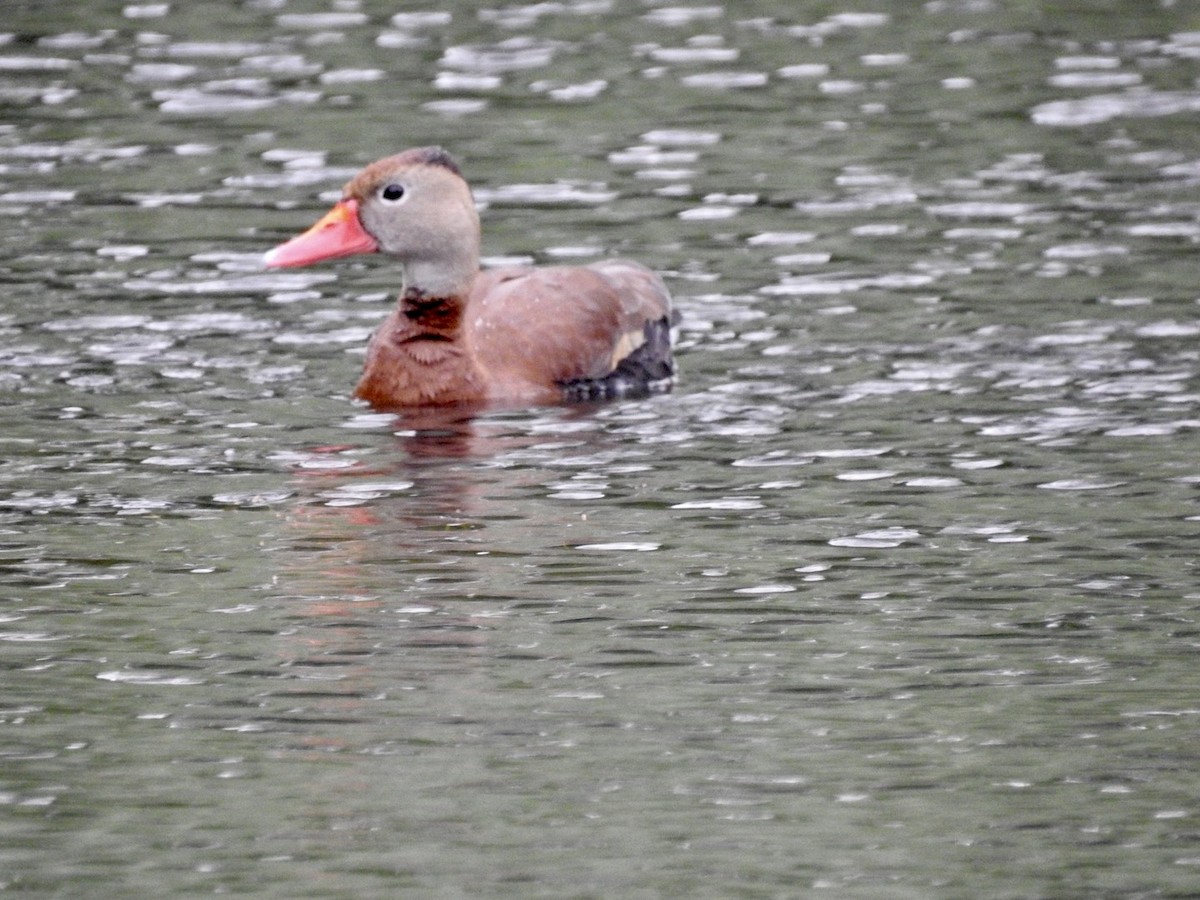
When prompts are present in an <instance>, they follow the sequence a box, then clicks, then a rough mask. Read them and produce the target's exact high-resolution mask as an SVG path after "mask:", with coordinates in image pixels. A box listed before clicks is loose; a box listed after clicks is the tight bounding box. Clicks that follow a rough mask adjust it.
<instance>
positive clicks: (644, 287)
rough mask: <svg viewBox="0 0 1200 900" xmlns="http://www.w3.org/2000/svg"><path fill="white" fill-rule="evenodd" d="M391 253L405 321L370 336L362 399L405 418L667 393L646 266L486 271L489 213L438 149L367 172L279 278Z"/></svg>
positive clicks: (664, 346) (657, 301)
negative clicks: (483, 256) (480, 209)
mask: <svg viewBox="0 0 1200 900" xmlns="http://www.w3.org/2000/svg"><path fill="white" fill-rule="evenodd" d="M376 251H381V252H383V253H389V254H391V255H392V256H395V257H397V258H398V259H399V260H400V261H401V262H402V263H403V264H404V281H403V285H404V287H403V290H402V291H401V293H400V302H399V304H398V305H397V307H396V309H395V310H394V311H393V312H392V314H391V315H390V316H388V318H387V320H386V321H385V322H384V323H383V325H382V326H380V328H379V330H378V331H376V332H375V334H374V336H373V337H372V338H371V342H370V344H369V345H368V347H367V359H366V365H365V368H364V370H363V375H362V378H361V379H360V380H359V382H358V386H357V387H356V388H355V390H354V393H355V396H357V397H360V398H362V399H363V400H366V401H367V402H368V403H370V404H371V405H373V406H376V407H379V408H384V409H395V408H400V407H410V406H431V405H441V404H451V403H491V402H505V403H555V402H561V401H563V400H586V399H605V398H610V397H620V396H626V395H629V394H638V393H646V392H649V391H652V390H661V389H664V388H666V387H668V386H669V385H670V383H671V378H672V377H673V375H674V371H675V365H674V361H673V360H672V357H671V337H670V326H671V298H670V295H669V294H668V293H667V289H666V287H665V286H664V285H663V282H662V279H661V278H659V277H658V275H656V274H654V273H653V272H651V271H650V270H649V269H647V268H645V267H644V266H641V265H639V264H637V263H634V262H627V261H624V260H616V259H614V260H605V261H602V262H597V263H593V264H591V265H587V266H549V267H532V266H527V267H507V268H496V269H486V270H482V271H481V270H480V268H479V215H478V213H477V212H476V210H475V202H474V200H473V198H472V196H471V189H470V188H469V187H468V186H467V183H466V181H465V180H464V179H463V177H462V173H461V172H460V171H459V169H458V166H457V165H455V163H454V161H453V160H452V159H451V158H450V156H449V155H448V154H447V153H446V152H445V151H444V150H442V149H441V148H438V147H423V148H418V149H414V150H406V151H405V152H404V153H400V154H398V155H396V156H389V157H387V158H386V159H381V160H379V161H378V162H374V163H372V164H371V165H369V166H367V167H366V168H365V169H363V171H362V172H360V173H359V174H358V175H356V176H355V177H354V178H353V179H352V180H351V181H350V182H349V183H348V184H347V185H346V187H345V189H344V190H343V192H342V199H341V200H339V201H338V203H337V204H336V205H335V206H334V207H333V209H332V210H330V211H329V213H327V214H326V215H325V217H324V218H322V219H321V220H320V221H318V222H317V223H316V224H315V225H313V226H312V228H310V229H309V230H308V231H306V232H304V233H303V234H301V235H298V236H297V237H294V238H292V239H291V240H290V241H287V242H286V243H284V244H280V245H279V246H278V247H276V248H275V249H274V250H272V251H270V252H269V253H268V254H267V255H266V256H265V257H264V259H263V262H264V264H265V265H267V266H304V265H308V264H309V263H314V262H319V261H321V260H325V259H333V258H335V257H339V256H349V255H351V254H354V253H373V252H376Z"/></svg>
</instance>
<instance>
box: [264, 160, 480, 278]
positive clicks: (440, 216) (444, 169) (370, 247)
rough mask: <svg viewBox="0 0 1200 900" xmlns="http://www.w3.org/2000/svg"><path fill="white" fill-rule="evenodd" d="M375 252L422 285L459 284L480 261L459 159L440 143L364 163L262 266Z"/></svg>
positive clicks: (474, 220)
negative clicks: (396, 261) (316, 218)
mask: <svg viewBox="0 0 1200 900" xmlns="http://www.w3.org/2000/svg"><path fill="white" fill-rule="evenodd" d="M375 252H382V253H387V254H390V255H392V256H395V257H397V258H398V259H400V260H401V261H402V262H403V263H404V267H405V281H406V283H407V285H408V286H409V287H417V288H419V289H420V290H421V291H422V292H426V293H434V294H436V293H438V292H440V291H445V290H447V289H448V288H447V285H450V286H460V283H461V281H462V279H463V278H464V277H466V278H468V279H469V278H470V277H474V273H475V271H476V270H477V269H478V266H479V215H478V213H477V212H476V210H475V201H474V199H473V198H472V197H471V189H470V187H468V186H467V183H466V181H465V180H464V179H463V177H462V173H461V172H460V171H459V169H458V166H457V165H455V163H454V160H453V159H451V158H450V155H449V154H448V153H446V151H444V150H442V149H441V148H440V147H420V148H417V149H414V150H406V151H404V152H403V153H399V154H397V155H396V156H389V157H386V158H384V159H381V160H378V161H377V162H373V163H371V165H369V166H367V167H366V168H365V169H363V170H362V171H361V172H359V173H358V174H357V175H356V176H354V178H352V179H351V180H350V182H349V183H348V184H347V185H346V187H345V188H344V189H343V191H342V199H341V200H339V201H338V202H337V203H336V204H335V205H334V207H333V209H331V210H330V211H329V212H328V213H326V214H325V216H324V217H322V218H321V219H320V220H319V221H318V222H317V223H316V224H315V225H313V226H312V227H311V228H309V229H308V230H307V231H305V232H304V233H303V234H300V235H297V236H296V237H294V238H292V239H291V240H290V241H287V242H285V243H283V244H280V245H279V246H278V247H276V248H275V249H274V250H271V251H270V252H268V253H267V254H266V256H264V257H263V264H264V265H265V266H267V267H269V268H280V267H284V266H306V265H309V264H310V263H315V262H321V261H322V260H326V259H335V258H337V257H340V256H350V255H353V254H356V253H375Z"/></svg>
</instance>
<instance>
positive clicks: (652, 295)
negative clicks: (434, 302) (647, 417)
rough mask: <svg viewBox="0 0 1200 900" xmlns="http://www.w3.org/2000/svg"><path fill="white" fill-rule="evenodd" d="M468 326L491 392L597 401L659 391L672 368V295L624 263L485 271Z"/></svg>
mask: <svg viewBox="0 0 1200 900" xmlns="http://www.w3.org/2000/svg"><path fill="white" fill-rule="evenodd" d="M465 326H466V331H467V335H468V340H469V343H470V345H471V348H472V352H473V355H474V357H475V359H476V361H477V363H478V365H479V367H480V369H482V370H483V372H484V373H485V378H486V379H487V381H488V382H489V383H490V384H491V385H492V386H493V387H494V388H495V390H496V393H497V395H500V394H507V395H510V396H511V395H513V394H514V393H522V394H531V393H533V392H534V391H535V390H539V391H541V392H544V393H545V394H546V395H547V396H549V395H550V394H553V393H557V395H558V396H559V397H563V398H566V399H591V398H595V399H601V398H607V397H617V396H625V395H628V394H637V393H645V392H648V391H652V390H656V389H661V388H663V387H665V386H667V385H669V384H670V380H671V378H672V376H673V375H674V361H673V359H672V357H671V345H670V326H671V298H670V294H669V293H668V292H667V289H666V286H665V285H664V284H663V282H662V279H661V278H659V276H658V275H656V274H655V273H654V272H651V271H650V270H649V269H647V268H645V267H644V266H641V265H639V264H637V263H633V262H628V261H625V260H605V261H602V262H598V263H595V264H593V265H589V266H549V267H540V268H534V267H523V268H501V269H487V270H484V271H482V272H481V273H480V274H479V277H478V278H477V279H476V282H475V284H474V286H473V288H472V291H471V298H470V302H469V303H468V304H467V321H466V323H465ZM522 384H523V385H525V389H524V390H518V387H519V386H520V385H522Z"/></svg>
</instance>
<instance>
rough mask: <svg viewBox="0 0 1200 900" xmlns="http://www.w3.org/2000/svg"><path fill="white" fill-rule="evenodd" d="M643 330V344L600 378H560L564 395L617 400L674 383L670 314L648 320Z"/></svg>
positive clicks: (576, 398)
mask: <svg viewBox="0 0 1200 900" xmlns="http://www.w3.org/2000/svg"><path fill="white" fill-rule="evenodd" d="M644 333H645V335H646V340H645V341H643V342H642V345H641V346H640V347H638V348H637V349H636V350H634V351H633V352H632V353H630V354H629V355H628V356H626V357H625V358H624V359H622V360H621V361H620V362H619V363H618V364H617V367H616V368H615V369H613V370H612V371H611V372H609V373H608V374H607V375H605V376H604V377H603V378H575V379H572V380H570V381H564V382H561V387H562V390H563V397H564V398H565V399H567V400H572V401H586V400H618V399H621V398H625V397H646V396H649V395H651V394H662V393H666V392H667V391H669V390H670V389H671V387H672V385H674V383H675V361H674V359H673V358H672V357H671V322H670V316H663V317H662V318H661V319H656V320H654V321H652V322H647V323H646V325H645V328H644Z"/></svg>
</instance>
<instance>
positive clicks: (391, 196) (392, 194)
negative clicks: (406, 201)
mask: <svg viewBox="0 0 1200 900" xmlns="http://www.w3.org/2000/svg"><path fill="white" fill-rule="evenodd" d="M379 196H380V197H382V198H383V199H384V200H386V201H387V202H388V203H395V202H397V201H398V200H400V199H402V198H403V197H404V185H402V184H389V185H388V186H387V187H385V188H383V189H382V190H380V192H379Z"/></svg>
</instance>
